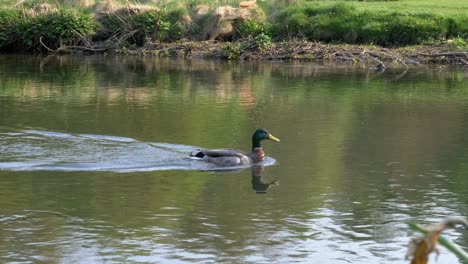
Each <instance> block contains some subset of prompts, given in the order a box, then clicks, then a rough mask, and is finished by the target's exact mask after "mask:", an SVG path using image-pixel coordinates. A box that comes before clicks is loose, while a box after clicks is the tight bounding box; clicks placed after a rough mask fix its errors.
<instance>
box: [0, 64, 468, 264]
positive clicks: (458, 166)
mask: <svg viewBox="0 0 468 264" xmlns="http://www.w3.org/2000/svg"><path fill="white" fill-rule="evenodd" d="M0 70H1V71H0V262H1V263H322V264H324V263H325V264H326V263H330V264H335V263H336V264H340V263H369V264H370V263H381V264H391V263H408V262H405V260H404V256H405V253H406V248H407V244H408V241H409V240H410V238H411V237H412V236H414V235H416V234H415V233H414V232H413V231H411V230H410V229H409V228H408V226H407V222H409V221H414V222H417V223H420V224H424V225H425V224H432V223H436V222H438V221H440V220H441V219H443V218H444V217H446V216H467V212H468V140H467V135H468V85H467V83H468V70H467V69H466V68H465V69H453V68H448V67H445V66H442V67H434V68H423V67H418V68H411V69H408V70H407V69H404V68H397V69H387V70H386V71H384V72H376V71H375V70H373V69H370V68H369V67H368V66H358V65H354V66H353V65H337V64H331V65H324V64H311V63H308V64H304V63H291V62H263V63H249V62H244V63H237V62H218V61H200V60H174V59H156V58H153V57H116V56H104V55H103V56H77V57H74V56H63V57H57V56H32V55H28V56H22V55H2V56H0ZM256 128H265V129H267V130H268V131H269V132H270V133H271V134H273V135H274V136H276V137H278V138H280V139H281V142H273V141H268V142H265V141H264V142H263V147H264V149H265V151H266V152H267V155H268V159H267V160H265V161H264V162H263V163H262V164H260V165H259V166H255V167H253V168H250V167H238V168H229V169H228V170H226V169H222V168H219V167H214V166H211V165H209V164H205V163H203V162H200V161H196V160H193V159H190V158H188V157H187V153H189V152H190V151H192V150H194V149H196V148H199V147H209V148H218V147H232V148H237V149H244V150H249V148H250V147H251V141H250V138H251V135H252V133H253V131H254V130H255V129H256ZM444 235H445V236H446V237H447V238H449V239H451V240H453V241H454V242H456V243H457V244H458V245H460V246H461V247H462V248H464V249H465V250H466V249H467V246H468V231H467V230H463V229H461V228H457V229H452V230H447V231H446V232H444ZM440 250H441V255H440V256H439V258H438V261H437V263H461V262H460V261H459V260H458V259H457V257H456V256H454V255H453V254H452V253H450V252H449V251H448V250H447V249H445V248H443V247H441V248H440ZM430 261H431V263H434V261H435V255H434V256H432V257H431V259H430Z"/></svg>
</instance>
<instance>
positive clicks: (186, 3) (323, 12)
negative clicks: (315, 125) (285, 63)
mask: <svg viewBox="0 0 468 264" xmlns="http://www.w3.org/2000/svg"><path fill="white" fill-rule="evenodd" d="M138 3H143V4H131V3H129V2H126V1H117V0H102V1H98V0H76V1H71V0H49V1H46V0H43V1H39V0H24V1H11V0H7V1H4V2H2V4H1V5H0V50H3V51H25V50H29V51H64V52H66V51H112V50H129V49H130V50H131V49H133V50H134V49H141V48H148V47H151V46H154V45H155V43H162V42H166V43H175V42H180V41H189V42H190V41H205V40H209V41H212V40H217V41H221V42H228V43H226V45H224V46H225V49H226V51H225V52H226V53H227V54H229V53H232V54H234V55H233V56H227V57H228V58H229V57H232V58H234V57H239V55H235V54H241V51H242V50H257V51H258V50H260V51H261V50H264V51H265V50H268V49H269V48H271V47H272V43H276V46H277V44H278V43H284V42H288V41H291V40H305V41H312V42H321V43H331V44H359V45H361V44H364V45H368V46H381V47H392V48H395V47H397V48H401V47H407V46H410V45H432V46H435V45H441V44H442V45H443V46H444V47H449V48H452V49H453V50H456V51H465V50H466V48H467V42H468V2H464V1H461V2H460V1H455V0H448V1H435V0H430V1H424V2H421V1H414V0H413V1H412V0H399V1H303V0H289V1H286V0H284V1H264V2H258V3H257V4H256V5H255V6H253V7H250V8H238V7H239V2H238V1H231V0H225V1H220V2H217V4H216V5H215V4H213V1H207V0H172V1H157V0H152V1H150V0H147V1H142V0H140V1H139V2H138ZM236 41H237V42H236ZM231 42H236V43H237V44H229V43H231ZM236 50H237V51H236Z"/></svg>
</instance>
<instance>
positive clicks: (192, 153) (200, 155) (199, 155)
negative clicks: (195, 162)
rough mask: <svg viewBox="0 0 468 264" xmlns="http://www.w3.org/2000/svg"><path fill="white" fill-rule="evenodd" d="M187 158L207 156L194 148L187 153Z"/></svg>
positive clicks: (204, 157)
mask: <svg viewBox="0 0 468 264" xmlns="http://www.w3.org/2000/svg"><path fill="white" fill-rule="evenodd" d="M188 156H189V158H192V159H200V160H206V159H207V158H208V156H207V155H205V153H203V152H202V151H201V150H200V149H196V150H194V151H192V152H190V153H189V154H188Z"/></svg>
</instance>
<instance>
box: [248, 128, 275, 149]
mask: <svg viewBox="0 0 468 264" xmlns="http://www.w3.org/2000/svg"><path fill="white" fill-rule="evenodd" d="M264 139H269V140H273V141H280V140H279V139H278V138H277V137H275V136H273V135H272V134H270V133H268V131H266V130H265V129H257V130H255V132H254V134H253V135H252V149H255V148H260V147H261V145H260V141H262V140H264Z"/></svg>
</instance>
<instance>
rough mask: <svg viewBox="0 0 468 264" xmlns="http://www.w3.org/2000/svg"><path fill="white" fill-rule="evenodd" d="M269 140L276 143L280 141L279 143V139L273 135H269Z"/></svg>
mask: <svg viewBox="0 0 468 264" xmlns="http://www.w3.org/2000/svg"><path fill="white" fill-rule="evenodd" d="M268 139H271V140H274V141H278V142H279V141H280V140H279V138H277V137H275V136H273V135H272V134H269V135H268Z"/></svg>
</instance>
